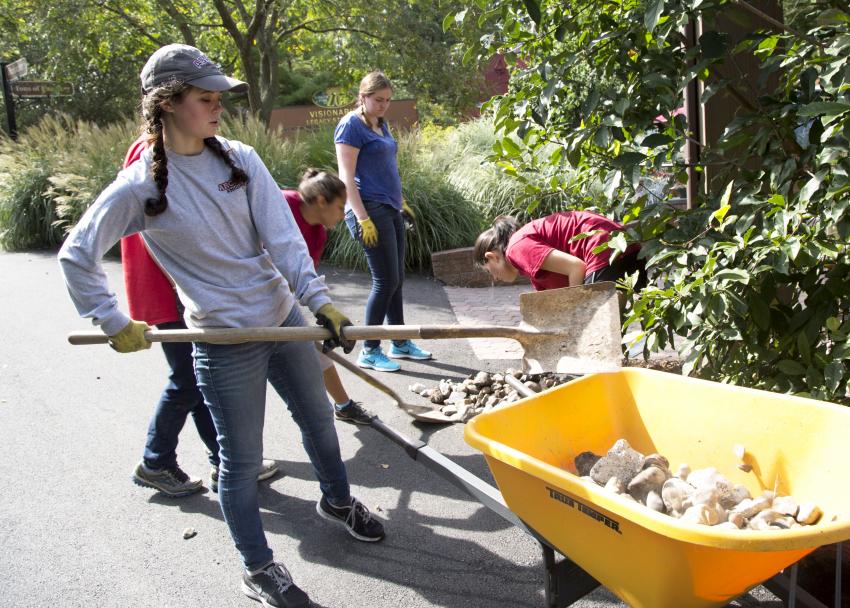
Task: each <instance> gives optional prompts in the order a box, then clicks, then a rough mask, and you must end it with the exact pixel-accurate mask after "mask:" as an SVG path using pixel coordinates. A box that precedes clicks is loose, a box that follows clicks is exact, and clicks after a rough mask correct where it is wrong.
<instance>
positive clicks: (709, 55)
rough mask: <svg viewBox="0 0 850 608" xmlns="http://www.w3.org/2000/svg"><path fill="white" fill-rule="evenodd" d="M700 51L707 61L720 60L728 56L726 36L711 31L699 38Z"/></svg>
mask: <svg viewBox="0 0 850 608" xmlns="http://www.w3.org/2000/svg"><path fill="white" fill-rule="evenodd" d="M699 49H700V51H701V52H702V55H703V57H704V58H706V59H719V58H721V57H723V56H724V55H725V54H726V34H723V33H721V32H717V31H714V30H709V31H707V32H705V33H703V35H702V36H700V37H699Z"/></svg>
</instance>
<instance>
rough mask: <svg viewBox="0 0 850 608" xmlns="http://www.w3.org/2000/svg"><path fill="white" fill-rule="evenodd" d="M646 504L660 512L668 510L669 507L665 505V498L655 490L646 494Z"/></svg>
mask: <svg viewBox="0 0 850 608" xmlns="http://www.w3.org/2000/svg"><path fill="white" fill-rule="evenodd" d="M646 506H647V507H649V508H650V509H652V510H653V511H658V512H659V513H666V512H667V507H665V506H664V500H663V499H662V498H661V496H660V495H659V494H658V492H655V491H651V492H649V493H648V494H647V495H646Z"/></svg>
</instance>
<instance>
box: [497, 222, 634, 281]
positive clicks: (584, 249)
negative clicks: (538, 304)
mask: <svg viewBox="0 0 850 608" xmlns="http://www.w3.org/2000/svg"><path fill="white" fill-rule="evenodd" d="M622 229H623V226H622V225H621V224H618V223H617V222H615V221H613V220H610V219H608V218H607V217H605V216H602V215H599V214H596V213H591V212H589V211H561V212H560V213H553V214H552V215H549V216H547V217H544V218H540V219H537V220H533V221H531V222H529V223H528V224H526V225H525V226H523V227H522V228H520V229H519V230H517V231H516V232H515V233H514V235H513V236H512V237H511V238H510V240H509V241H508V246H507V248H506V249H505V257H506V258H507V259H508V261H509V262H510V263H511V265H513V266H514V267H515V268H516V269H517V270H519V272H520V274H522V275H525V276H527V277H529V278H530V279H531V284H532V285H533V286H534V289H536V290H538V291H541V290H544V289H556V288H558V287H568V286H569V284H570V280H569V278H568V277H567V276H566V275H564V274H560V273H557V272H550V271H548V270H542V269H541V268H540V266H541V265H542V264H543V261H544V260H545V259H546V256H548V255H549V253H551V252H552V250H554V249H557V250H558V251H563V252H564V253H568V254H570V255H573V256H575V257H577V258H579V259H580V260H581V261H583V262H584V263H585V265H586V268H585V275H588V274H590V273H591V272H594V271H596V270H599V269H600V268H604V267H605V266H607V265H608V259H609V258H610V257H611V250H610V249H603V250H602V251H601V252H599V253H593V249H594V248H596V247H597V246H599V245H601V244H603V243H607V242H608V239H609V238H610V236H611V232H614V231H616V230H622ZM582 233H592V234H591V235H590V236H588V237H585V238H581V239H576V240H572V238H573V237H574V236H576V235H578V234H582ZM638 249H640V244H639V243H633V244H631V245H629V247H628V248H627V249H626V253H631V252H633V251H637V250H638Z"/></svg>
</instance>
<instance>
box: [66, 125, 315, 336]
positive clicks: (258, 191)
mask: <svg viewBox="0 0 850 608" xmlns="http://www.w3.org/2000/svg"><path fill="white" fill-rule="evenodd" d="M219 140H220V141H221V142H222V143H223V145H224V147H225V149H227V148H230V149H232V150H233V151H232V153H231V154H232V156H233V160H234V161H235V162H236V164H237V166H239V167H240V168H242V169H243V170H244V171H245V172H246V173H247V174H248V178H249V181H248V184H247V185H245V186H240V187H235V186H234V185H233V184H232V183H231V182H230V173H231V170H230V167H228V166H227V165H226V164H225V163H224V161H223V160H222V159H220V158H219V157H218V156H217V155H216V154H215V153H214V152H212V151H211V150H210V149H209V148H206V147H205V148H204V151H203V152H202V153H201V154H198V155H195V156H182V155H179V154H174V153H172V152H168V153H167V155H168V187H167V189H166V195H167V197H168V208H167V209H166V210H165V212H163V213H161V214H159V215H156V216H153V217H150V216H147V215H145V213H144V207H145V205H144V201H145V200H146V199H149V198H154V197H156V196H157V195H158V194H157V189H156V185H155V184H154V181H153V178H152V176H151V169H150V167H151V150H150V149H148V150H146V151H145V152H144V153H143V154H142V156H141V158H140V160H139V162H136V163H133V164H132V165H131V166H130V167H128V168H126V169H124V170H123V171H121V172H120V173H119V174H118V177H117V178H116V179H115V181H114V182H112V184H110V185H109V186H108V187H107V188H106V189H105V190H104V191H103V192H102V193H101V195H100V196H99V197H98V198H97V200H96V201H95V202H94V204H93V205H92V206H91V207H90V208H89V209H88V211H86V213H85V214H84V215H83V217H82V219H81V220H80V222H79V223H78V224H77V226H76V227H75V228H74V229H73V231H72V232H71V233H70V234H69V235H68V238H67V239H66V240H65V243H64V245H63V246H62V249H61V250H60V251H59V263H60V265H61V268H62V272H63V274H64V276H65V283H66V284H67V286H68V291H69V292H70V294H71V299H72V300H73V302H74V305H75V306H76V307H77V311H78V312H79V313H80V315H81V316H83V317H88V318H91V319H92V321H93V322H94V324H95V325H100V327H101V329H102V330H103V331H104V333H106V334H107V335H115V334H116V333H118V332H119V331H121V329H122V328H123V327H124V326H125V325H127V323H128V322H129V320H130V319H129V317H128V316H127V315H126V314H125V313H124V312H122V311H121V310H119V308H118V301H117V298H116V296H115V294H114V293H113V292H111V291H110V290H109V286H108V284H107V280H106V274H105V272H104V271H103V267H102V265H101V258H102V257H103V255H104V254H105V253H106V252H107V251H108V250H109V249H110V248H112V247H113V246H114V245H115V244H116V243H117V242H118V240H119V239H120V238H121V237H123V236H127V235H130V234H134V233H136V232H142V237H143V238H144V240H145V243H146V245H147V247H148V249H149V251H150V253H151V255H152V256H153V257H154V259H155V260H156V261H157V262H158V263H159V265H160V267H161V268H162V269H163V270H164V271H165V272H166V273H167V274H168V275H169V276H170V277H171V279H172V281H173V282H174V284H175V285H176V287H177V291H178V295H179V297H180V300H181V301H182V302H183V304H184V306H185V307H186V313H185V321H186V325H187V326H188V327H196V328H202V327H276V326H279V325H280V324H281V323H283V321H284V320H285V319H286V317H287V315H288V314H289V312H290V310H291V309H292V306H294V304H295V298H297V299H298V300H299V301H300V302H301V303H302V304H303V305H304V306H307V307H308V308H309V309H310V310H311V311H313V312H314V313H315V312H316V311H317V310H318V309H319V308H321V307H322V306H323V305H324V304H327V303H329V302H330V301H331V300H330V297H329V295H328V289H327V286H326V285H325V282H324V277H320V276H317V275H316V271H315V270H314V268H313V261H312V259H311V258H310V255H309V253H308V251H307V246H306V245H305V243H304V239H303V237H302V236H301V232H300V231H299V229H298V225H297V224H296V223H295V220H294V218H293V217H292V212H291V211H290V209H289V205H287V204H285V201H283V200H282V199H283V194H282V193H281V191H280V188H278V186H277V184H276V183H275V182H274V179H272V176H271V175H270V174H269V172H268V169H266V167H265V165H264V164H263V162H262V161H261V160H260V158H259V157H258V156H257V153H256V152H255V151H254V149H253V148H251V147H250V146H247V145H245V144H242V143H240V142H237V141H228V140H225V139H223V138H219ZM290 285H291V286H292V290H290ZM293 293H294V296H293Z"/></svg>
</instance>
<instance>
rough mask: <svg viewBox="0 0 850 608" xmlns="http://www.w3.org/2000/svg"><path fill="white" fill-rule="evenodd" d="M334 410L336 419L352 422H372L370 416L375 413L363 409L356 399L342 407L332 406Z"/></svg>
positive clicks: (373, 415)
mask: <svg viewBox="0 0 850 608" xmlns="http://www.w3.org/2000/svg"><path fill="white" fill-rule="evenodd" d="M334 411H335V414H334V416H336V419H337V420H342V421H344V422H350V423H352V424H372V418H374V417H375V414H373V413H372V412H370V411H369V410H367V409H364V408H363V406H362V405H360V403H358V402H357V401H351V402H350V403H349V404H348V405H346V406H345V407H344V408H342V409H339V408H337V407H336V406H334Z"/></svg>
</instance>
